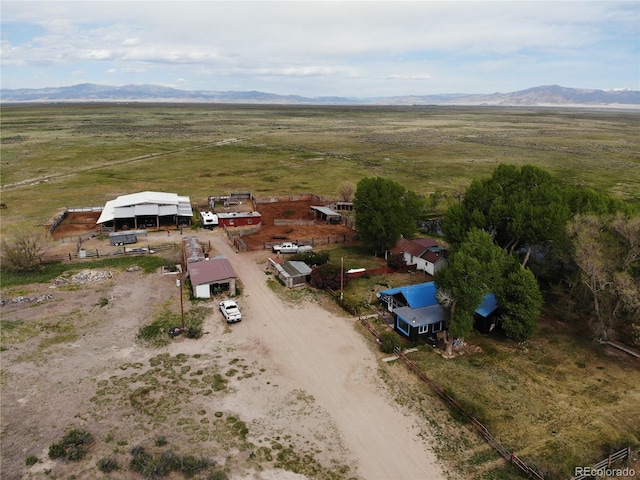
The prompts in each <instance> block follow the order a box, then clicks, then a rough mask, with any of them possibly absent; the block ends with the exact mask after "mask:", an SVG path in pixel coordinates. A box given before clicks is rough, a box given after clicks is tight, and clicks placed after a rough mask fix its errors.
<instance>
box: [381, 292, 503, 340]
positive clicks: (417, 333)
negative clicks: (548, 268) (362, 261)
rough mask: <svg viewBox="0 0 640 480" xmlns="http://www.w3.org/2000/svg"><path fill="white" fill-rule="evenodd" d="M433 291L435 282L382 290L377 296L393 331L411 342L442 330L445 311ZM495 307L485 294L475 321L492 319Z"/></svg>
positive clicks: (489, 297)
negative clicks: (390, 316)
mask: <svg viewBox="0 0 640 480" xmlns="http://www.w3.org/2000/svg"><path fill="white" fill-rule="evenodd" d="M436 292H437V287H436V284H435V282H426V283H419V284H417V285H408V286H405V287H398V288H390V289H388V290H382V291H380V292H379V293H378V297H379V298H380V301H381V302H382V303H383V304H384V305H386V308H387V310H389V311H390V312H391V313H392V314H393V317H394V326H393V328H394V330H395V331H396V332H398V333H399V334H400V335H402V336H403V337H405V338H407V339H409V340H410V341H412V342H421V341H426V340H427V339H433V338H435V337H436V335H437V334H438V333H439V332H442V331H443V330H445V325H446V318H445V312H444V310H443V309H442V307H441V306H440V304H439V303H438V300H437V299H436ZM497 308H498V306H497V303H496V298H495V295H493V294H492V293H490V294H488V295H487V296H486V297H485V298H484V300H483V302H482V304H481V305H480V306H479V307H478V309H476V320H477V321H478V320H480V321H484V320H482V319H490V318H492V317H495V315H494V313H495V312H496V310H497ZM489 321H491V320H489Z"/></svg>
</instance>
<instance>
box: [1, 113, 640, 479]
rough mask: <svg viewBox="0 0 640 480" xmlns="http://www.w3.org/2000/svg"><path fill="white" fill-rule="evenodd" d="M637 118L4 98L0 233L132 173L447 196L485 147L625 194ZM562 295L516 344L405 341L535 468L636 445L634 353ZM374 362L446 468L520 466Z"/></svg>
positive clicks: (455, 474)
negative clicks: (374, 182)
mask: <svg viewBox="0 0 640 480" xmlns="http://www.w3.org/2000/svg"><path fill="white" fill-rule="evenodd" d="M639 123H640V113H639V112H635V111H622V110H621V111H614V110H586V109H551V108H494V107H486V108H462V107H456V108H453V107H450V108H440V107H409V108H400V107H375V108H373V107H372V108H363V107H277V106H273V107H271V106H269V107H267V106H222V105H164V104H163V105H147V104H126V105H99V104H82V105H19V106H18V105H15V106H14V105H8V106H7V105H5V106H3V108H2V118H1V127H2V179H1V189H2V190H1V192H2V202H3V203H6V204H7V205H8V208H7V209H3V210H0V215H1V220H2V223H1V233H2V235H5V234H6V233H7V232H8V231H9V230H10V229H11V228H13V227H15V226H16V225H27V226H34V225H42V224H44V223H46V222H47V221H48V220H49V219H50V218H51V217H53V216H54V215H55V214H56V213H58V211H59V210H60V209H62V208H64V207H67V206H69V207H80V206H91V205H96V206H97V205H102V204H104V202H105V201H107V200H109V199H112V198H114V197H115V196H117V195H121V194H126V193H133V192H136V191H141V190H160V191H169V192H176V193H179V194H182V195H189V196H190V197H191V199H192V201H193V202H194V203H204V202H205V200H206V197H207V196H208V195H212V194H223V193H229V192H231V191H251V192H253V193H254V195H255V196H257V197H261V196H273V195H279V196H281V195H288V194H297V193H306V192H311V193H316V194H319V195H322V196H325V197H332V196H335V195H336V194H337V192H338V188H339V186H340V184H341V183H342V182H345V181H349V182H352V183H357V182H358V180H360V179H361V178H363V177H365V176H374V175H379V176H383V177H387V178H393V179H394V180H396V181H398V182H399V183H401V184H402V185H404V186H406V187H407V188H410V189H412V190H414V191H416V192H418V193H419V194H423V195H429V194H430V193H432V192H442V193H445V194H447V196H448V201H455V200H454V195H455V194H457V193H461V192H463V191H464V189H465V188H466V186H467V185H468V184H469V183H470V182H471V181H472V180H473V179H474V178H481V177H485V176H489V175H490V174H491V172H492V171H493V169H494V168H495V166H496V165H497V164H499V163H513V164H516V165H523V164H534V165H537V166H540V167H542V168H544V169H546V170H548V171H550V172H553V173H554V174H556V175H558V176H559V177H560V178H562V179H563V180H565V181H567V182H571V183H575V184H581V185H587V186H590V187H593V188H595V189H597V190H600V191H605V192H609V193H612V194H613V195H615V196H616V197H618V198H620V199H622V200H625V201H627V202H630V203H632V204H635V205H636V206H640V139H639V137H638V127H639ZM445 203H446V202H443V203H442V204H440V205H439V208H440V209H444V208H445V206H446V204H445ZM332 252H333V253H332V255H333V257H332V258H340V257H344V258H345V266H346V267H347V268H351V267H360V266H369V263H367V262H372V263H371V264H372V266H373V260H371V259H370V258H367V257H366V255H364V253H363V252H361V251H359V250H356V249H346V248H343V247H341V246H335V247H333V248H332ZM413 277H414V280H415V282H418V281H424V278H422V277H420V278H418V277H419V276H418V275H414V276H413ZM410 278H411V276H410V275H405V276H403V277H402V279H401V280H400V279H398V278H391V277H389V276H382V277H371V278H369V279H365V280H363V281H362V282H361V283H359V284H358V283H355V282H354V283H353V284H351V285H349V286H348V287H347V291H346V292H345V298H348V299H349V300H352V301H353V302H354V304H358V300H357V299H358V298H359V297H360V298H361V299H362V300H361V304H359V305H358V306H359V307H361V308H363V309H366V308H369V306H370V304H371V303H375V292H376V291H377V290H380V289H382V288H388V287H390V286H396V282H397V281H402V282H407V281H411V280H410ZM25 288H30V287H25ZM275 288H277V287H275ZM15 291H16V292H18V290H15ZM296 294H297V295H302V291H299V292H296ZM96 295H97V296H98V297H99V296H104V295H105V294H104V293H103V292H97V293H96ZM122 295H124V293H123V294H122ZM118 298H119V297H118ZM291 300H292V301H293V302H295V301H296V299H295V298H293V299H291ZM299 301H300V302H301V303H304V302H305V300H304V299H303V300H299ZM111 303H112V304H114V305H115V304H116V302H115V301H112V302H111ZM85 307H86V306H83V307H82V308H85ZM567 307H568V305H564V304H562V305H560V303H559V302H558V305H556V308H548V309H547V310H546V313H545V317H544V318H543V320H542V322H541V327H540V331H539V333H538V334H537V335H536V336H534V337H533V338H532V339H531V341H530V342H529V343H527V344H526V345H515V344H512V343H510V342H508V341H506V340H504V339H499V338H490V337H482V336H479V335H478V336H475V337H474V338H472V339H471V342H472V343H473V344H474V345H478V346H480V347H481V352H479V353H474V354H472V355H466V356H461V357H459V358H457V359H454V360H449V361H445V360H443V359H442V358H441V357H440V356H439V355H436V354H435V353H434V352H433V350H431V349H430V348H421V349H420V350H419V351H418V352H415V353H413V354H411V358H412V360H414V361H415V362H416V363H418V364H419V365H420V366H421V367H422V368H424V370H425V372H427V373H428V375H429V376H430V377H432V378H436V379H438V380H439V381H440V382H441V383H442V385H443V386H444V387H445V388H446V389H447V391H448V392H450V394H451V395H452V396H454V397H455V398H456V399H458V400H459V401H460V402H461V403H462V404H463V405H465V406H466V407H468V408H469V410H470V411H472V412H474V413H475V414H476V415H477V416H478V417H479V418H480V419H481V420H482V421H483V422H485V423H486V424H487V425H488V426H489V428H490V429H491V431H492V433H493V434H494V435H495V436H496V437H497V438H498V439H499V440H500V441H501V442H503V443H504V444H505V445H506V446H508V447H509V448H513V449H515V451H516V453H518V454H519V455H521V456H522V457H523V458H525V459H527V461H529V462H531V464H532V465H535V466H537V467H538V468H540V470H541V471H543V472H544V473H545V478H549V479H550V478H558V479H563V478H567V477H568V476H570V474H571V469H572V467H573V466H586V465H589V464H591V463H592V462H595V461H597V460H600V459H601V458H602V457H603V455H605V454H607V453H611V452H612V451H613V450H615V449H617V448H620V447H623V446H627V445H629V444H632V445H633V446H637V443H638V439H639V435H640V434H639V433H638V432H640V423H639V422H640V411H639V410H638V409H639V405H640V401H639V399H640V387H639V385H640V369H639V368H638V363H637V361H636V360H633V359H630V358H625V357H620V356H617V355H616V354H613V353H611V352H609V351H608V350H606V349H604V348H603V347H602V346H601V345H597V344H594V343H593V342H591V341H590V340H589V339H583V338H581V337H579V336H576V335H575V334H574V332H573V331H572V325H571V322H569V321H568V320H569V315H570V311H569V309H568V308H567ZM86 308H88V307H86ZM92 308H93V310H95V311H101V310H99V309H98V307H92ZM3 323H6V322H3ZM5 327H6V325H3V328H5ZM379 327H380V328H383V325H379ZM363 334H364V335H368V333H366V332H365V333H363ZM5 338H6V337H5ZM3 342H4V343H3V346H5V344H7V342H6V340H3ZM16 343H20V342H16ZM8 344H9V345H11V342H9V343H8ZM372 345H375V344H373V343H372ZM380 373H381V374H382V375H383V377H385V379H386V380H387V383H388V384H389V385H391V386H393V388H395V389H396V392H397V394H396V396H397V398H396V400H397V402H398V403H400V404H402V405H403V406H404V407H408V408H416V409H419V410H421V414H422V415H423V419H424V422H425V425H429V427H430V429H431V430H432V431H433V432H434V433H433V436H434V437H435V438H436V439H437V441H438V444H437V446H436V447H435V449H436V451H437V453H438V454H439V456H440V458H441V459H443V460H444V462H445V464H446V465H447V466H449V468H450V471H449V472H448V474H449V475H450V478H486V479H502V478H504V479H507V478H519V477H518V474H517V473H515V472H513V471H512V470H511V469H510V468H509V467H508V466H507V465H506V464H505V463H504V462H503V461H501V460H500V459H499V457H498V456H497V454H495V452H494V451H493V450H491V449H490V447H488V446H487V445H486V443H485V442H484V441H483V440H482V438H481V437H479V436H477V435H475V434H474V433H472V431H471V430H470V429H469V428H468V426H466V425H463V424H461V423H459V422H455V421H452V420H451V417H450V416H449V415H448V412H447V411H446V408H445V407H444V406H443V404H442V403H441V402H440V400H439V399H438V398H437V397H436V396H435V395H434V394H432V393H431V392H430V391H428V390H427V389H426V387H424V386H423V385H421V384H419V383H418V382H416V381H415V378H413V377H412V376H411V375H409V374H408V373H407V371H406V370H405V369H404V367H402V366H401V365H398V364H393V363H391V364H384V365H383V366H381V367H380ZM346 476H347V475H345V477H346Z"/></svg>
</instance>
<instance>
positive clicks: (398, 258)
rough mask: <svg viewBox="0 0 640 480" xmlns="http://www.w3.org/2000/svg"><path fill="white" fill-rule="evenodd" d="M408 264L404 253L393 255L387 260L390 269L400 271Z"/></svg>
mask: <svg viewBox="0 0 640 480" xmlns="http://www.w3.org/2000/svg"><path fill="white" fill-rule="evenodd" d="M406 264H407V262H406V261H405V259H404V254H403V253H393V254H391V255H390V256H389V258H387V266H388V267H389V268H393V269H398V268H402V267H404V266H405V265H406Z"/></svg>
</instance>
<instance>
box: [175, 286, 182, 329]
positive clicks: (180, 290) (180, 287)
mask: <svg viewBox="0 0 640 480" xmlns="http://www.w3.org/2000/svg"><path fill="white" fill-rule="evenodd" d="M176 285H177V287H178V294H179V295H180V316H181V317H182V331H184V303H183V301H182V280H181V279H180V278H178V279H177V280H176Z"/></svg>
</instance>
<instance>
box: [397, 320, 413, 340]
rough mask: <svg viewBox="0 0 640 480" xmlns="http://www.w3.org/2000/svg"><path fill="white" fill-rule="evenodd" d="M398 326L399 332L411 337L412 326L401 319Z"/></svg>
mask: <svg viewBox="0 0 640 480" xmlns="http://www.w3.org/2000/svg"><path fill="white" fill-rule="evenodd" d="M397 322H398V323H397V325H398V331H400V332H402V333H404V334H405V335H407V336H409V329H410V328H411V326H410V325H409V324H408V323H407V322H405V321H404V320H402V319H401V318H400V317H398V320H397Z"/></svg>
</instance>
